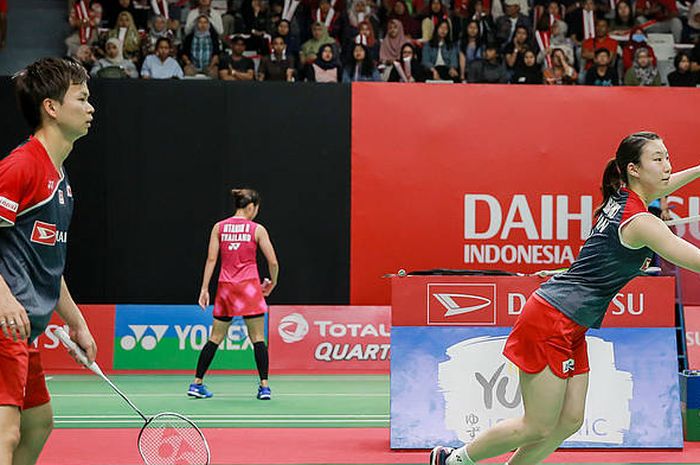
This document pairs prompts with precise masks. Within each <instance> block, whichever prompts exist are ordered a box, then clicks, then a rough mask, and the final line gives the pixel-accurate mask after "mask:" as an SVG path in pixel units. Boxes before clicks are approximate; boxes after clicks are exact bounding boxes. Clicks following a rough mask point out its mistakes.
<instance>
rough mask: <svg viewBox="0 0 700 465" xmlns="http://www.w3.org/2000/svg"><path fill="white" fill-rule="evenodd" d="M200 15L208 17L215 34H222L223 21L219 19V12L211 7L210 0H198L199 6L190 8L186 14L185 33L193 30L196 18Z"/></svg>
mask: <svg viewBox="0 0 700 465" xmlns="http://www.w3.org/2000/svg"><path fill="white" fill-rule="evenodd" d="M202 15H205V16H207V17H208V18H209V23H210V24H211V25H212V27H213V28H214V30H215V31H216V33H217V34H219V35H222V34H223V33H224V23H223V20H222V19H221V13H219V12H218V11H217V10H215V9H213V8H212V7H211V0H199V7H197V8H192V9H191V10H190V12H189V13H188V14H187V22H186V23H185V34H190V33H191V32H192V31H193V30H194V26H195V23H196V22H197V18H199V17H200V16H202Z"/></svg>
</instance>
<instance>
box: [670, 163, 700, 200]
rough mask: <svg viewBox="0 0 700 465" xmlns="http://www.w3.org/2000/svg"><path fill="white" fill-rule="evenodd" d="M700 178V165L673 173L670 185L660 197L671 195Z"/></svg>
mask: <svg viewBox="0 0 700 465" xmlns="http://www.w3.org/2000/svg"><path fill="white" fill-rule="evenodd" d="M698 178H700V165H698V166H694V167H692V168H688V169H687V170H683V171H679V172H678V173H673V174H672V175H671V178H670V179H669V182H668V187H667V188H666V189H665V190H664V192H663V193H662V195H661V196H660V197H663V196H666V195H669V194H671V193H673V192H675V191H677V190H678V189H680V188H681V187H683V186H685V185H686V184H688V183H690V182H693V181H695V180H696V179H698Z"/></svg>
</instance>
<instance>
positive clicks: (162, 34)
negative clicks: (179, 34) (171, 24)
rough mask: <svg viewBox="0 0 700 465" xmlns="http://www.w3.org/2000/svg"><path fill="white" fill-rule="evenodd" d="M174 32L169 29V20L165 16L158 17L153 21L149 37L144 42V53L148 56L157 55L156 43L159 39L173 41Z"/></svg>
mask: <svg viewBox="0 0 700 465" xmlns="http://www.w3.org/2000/svg"><path fill="white" fill-rule="evenodd" d="M172 35H173V34H172V32H171V31H170V29H168V20H167V19H166V18H165V16H161V15H156V16H154V17H153V20H152V21H151V27H150V28H149V29H148V35H147V36H146V40H144V41H143V42H144V44H143V45H144V52H145V53H146V54H147V55H148V54H151V53H155V50H156V42H158V39H169V40H171V41H172V38H173V37H172Z"/></svg>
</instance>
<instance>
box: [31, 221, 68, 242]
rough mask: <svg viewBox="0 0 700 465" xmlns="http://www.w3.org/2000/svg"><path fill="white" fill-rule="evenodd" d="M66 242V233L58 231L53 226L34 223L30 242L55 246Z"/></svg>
mask: <svg viewBox="0 0 700 465" xmlns="http://www.w3.org/2000/svg"><path fill="white" fill-rule="evenodd" d="M67 240H68V233H67V232H66V231H59V230H57V229H56V225H55V224H51V223H44V222H43V221H38V220H37V221H35V222H34V228H33V229H32V237H31V241H32V242H35V243H37V244H42V245H50V246H55V245H56V243H57V242H61V243H65V242H66V241H67Z"/></svg>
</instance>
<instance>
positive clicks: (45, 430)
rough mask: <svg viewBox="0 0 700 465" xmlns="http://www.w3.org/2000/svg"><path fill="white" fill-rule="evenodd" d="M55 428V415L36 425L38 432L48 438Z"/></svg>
mask: <svg viewBox="0 0 700 465" xmlns="http://www.w3.org/2000/svg"><path fill="white" fill-rule="evenodd" d="M53 426H54V423H53V415H50V416H47V417H46V418H44V419H43V420H42V421H41V422H40V423H38V424H37V425H36V430H37V432H41V433H42V435H43V436H46V437H48V436H49V434H51V431H53Z"/></svg>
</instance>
